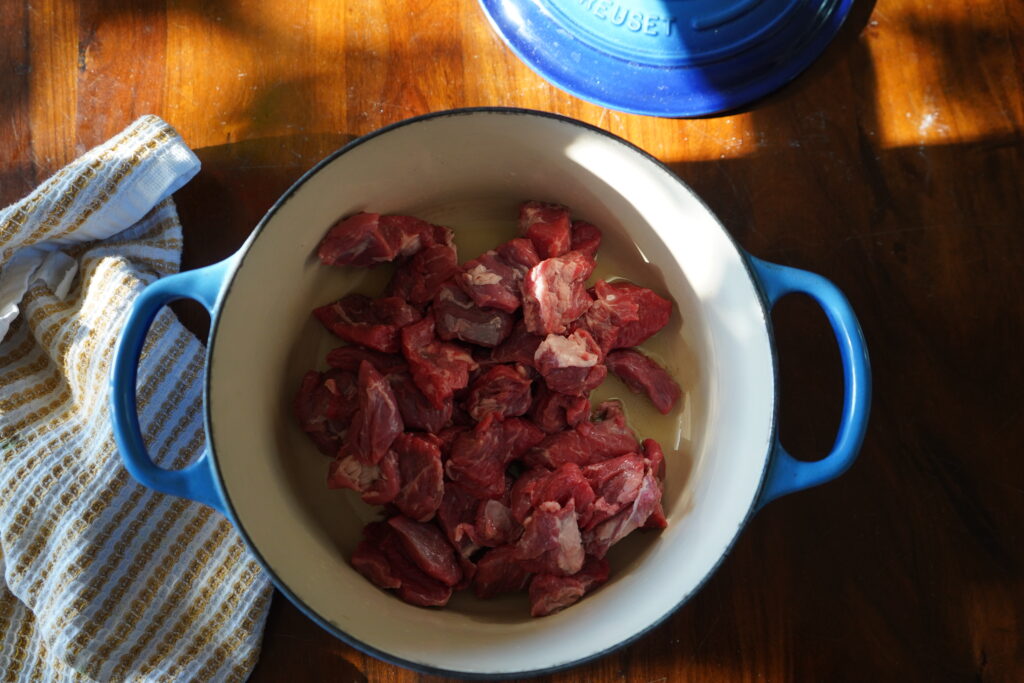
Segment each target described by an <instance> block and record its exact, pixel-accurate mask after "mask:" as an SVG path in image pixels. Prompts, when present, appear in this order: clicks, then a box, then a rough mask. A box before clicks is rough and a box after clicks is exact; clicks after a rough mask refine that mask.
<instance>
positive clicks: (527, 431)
mask: <svg viewBox="0 0 1024 683" xmlns="http://www.w3.org/2000/svg"><path fill="white" fill-rule="evenodd" d="M501 436H502V439H503V440H504V447H505V448H507V449H508V452H509V454H508V457H509V459H511V460H515V459H517V458H520V457H522V455H523V454H524V453H526V452H527V451H528V450H530V449H531V448H533V447H534V446H536V445H537V444H539V443H540V442H541V441H543V440H544V432H543V431H541V429H540V428H539V427H537V426H536V425H535V424H533V423H532V422H530V421H529V420H523V419H521V418H518V417H510V418H508V419H506V420H505V421H504V422H503V423H502V424H501Z"/></svg>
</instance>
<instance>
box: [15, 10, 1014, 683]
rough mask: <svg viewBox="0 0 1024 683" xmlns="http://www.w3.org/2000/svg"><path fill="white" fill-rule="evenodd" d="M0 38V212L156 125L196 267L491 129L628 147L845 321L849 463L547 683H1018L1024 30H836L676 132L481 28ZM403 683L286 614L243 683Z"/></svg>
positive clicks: (814, 321) (136, 25) (200, 29)
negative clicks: (374, 166)
mask: <svg viewBox="0 0 1024 683" xmlns="http://www.w3.org/2000/svg"><path fill="white" fill-rule="evenodd" d="M0 35H2V36H3V40H2V41H0V66H2V68H0V111H2V114H3V120H2V121H0V150H2V151H3V154H2V162H0V201H4V202H9V201H12V200H14V199H15V198H17V197H19V196H20V195H22V194H23V193H25V192H27V191H28V190H29V189H30V188H32V187H33V186H34V185H35V184H36V183H38V182H40V181H41V180H42V179H43V178H45V177H46V176H47V175H49V174H50V173H52V172H53V171H55V170H57V169H58V168H59V167H60V166H62V165H63V164H65V163H66V162H68V161H70V160H71V159H73V158H74V157H75V156H77V155H78V154H80V153H81V152H83V151H84V150H85V149H87V148H88V147H90V146H92V145H94V144H96V143H99V142H101V141H102V140H104V139H106V138H107V137H109V136H111V135H112V134H114V133H116V132H117V131H119V130H120V129H121V128H123V127H124V126H125V125H126V124H128V123H129V122H130V121H131V120H133V119H134V118H135V117H137V116H139V115H141V114H144V113H155V114H158V115H160V116H162V117H163V118H164V119H166V120H167V121H168V122H170V123H171V124H172V125H174V126H175V127H176V128H177V129H178V130H179V131H180V132H181V133H182V135H183V136H184V137H185V139H186V140H187V141H188V142H189V143H190V144H191V145H192V146H193V148H195V149H196V151H197V153H198V154H199V157H200V158H201V159H202V162H203V171H202V173H201V174H200V175H199V176H198V177H197V178H196V179H195V180H194V181H193V182H192V183H191V184H190V185H189V186H187V187H186V188H185V189H184V190H182V191H181V192H180V193H179V194H178V195H177V199H178V203H179V207H180V212H181V214H182V218H183V221H184V224H185V226H186V233H187V234H186V247H185V262H186V265H187V266H188V267H195V266H198V265H202V264H206V263H210V262H212V261H215V260H218V259H220V258H222V257H224V256H226V255H228V254H229V253H231V252H232V251H234V250H235V249H236V248H237V247H238V246H239V245H240V243H241V242H242V240H243V238H244V237H245V236H246V235H247V234H248V232H249V230H250V229H251V227H252V226H253V225H254V224H255V223H256V221H257V220H258V219H259V217H260V216H261V215H262V213H263V212H264V211H265V210H266V209H267V207H268V206H269V205H270V203H271V202H272V200H273V199H274V198H275V197H276V196H277V195H278V194H279V193H280V192H281V191H282V190H284V189H285V188H286V187H287V186H288V185H289V184H290V183H291V182H292V181H293V180H295V179H296V178H297V177H298V176H299V175H300V174H301V173H302V172H303V171H305V170H306V169H308V168H309V167H310V166H311V165H313V164H314V163H315V162H316V161H317V160H318V159H320V158H321V157H323V156H324V155H325V154H327V153H328V152H330V151H331V150H333V149H335V148H337V147H338V146H340V145H341V144H342V143H344V142H346V141H348V140H351V139H352V138H353V137H355V136H358V135H361V134H363V133H366V132H369V131H372V130H374V129H376V128H378V127H380V126H382V125H385V124H388V123H391V122H393V121H397V120H400V119H403V118H406V117H409V116H413V115H416V114H422V113H424V112H429V111H435V110H440V109H446V108H451V107H461V106H472V105H512V106H522V107H531V108H536V109H542V110H547V111H554V112H559V113H562V114H566V115H569V116H573V117H577V118H580V119H582V120H584V121H588V122H590V123H593V124H595V125H597V126H600V127H602V128H605V129H607V130H610V131H612V132H613V133H616V134H618V135H621V136H623V137H625V138H627V139H628V140H631V141H632V142H634V143H636V144H637V145H639V146H640V147H642V148H644V149H646V150H648V151H649V152H650V153H652V154H653V155H655V156H656V157H658V158H660V159H662V160H664V161H665V162H667V163H668V164H669V165H670V166H671V167H672V169H673V170H674V171H675V172H676V173H677V174H678V175H679V176H680V177H682V178H683V179H684V180H685V181H686V182H687V183H689V184H690V185H691V186H692V187H693V188H694V189H695V190H696V191H697V192H698V193H699V194H700V195H701V196H702V197H704V199H705V200H706V201H707V203H708V204H709V205H710V206H711V208H712V209H713V210H714V211H715V212H717V213H718V215H719V216H720V217H721V219H722V220H723V222H724V223H725V224H726V225H727V226H728V227H729V229H730V231H731V232H732V233H733V235H735V237H736V239H737V240H738V241H739V243H740V244H741V245H743V246H744V247H745V248H747V249H748V250H749V251H751V252H752V253H754V254H756V255H758V256H761V257H765V258H768V259H770V260H774V261H778V262H781V263H785V264H789V265H793V266H798V267H802V268H807V269H810V270H813V271H816V272H819V273H822V274H824V275H825V276H827V277H829V278H830V279H832V280H833V281H834V282H836V284H838V285H839V286H840V287H841V288H842V289H843V290H844V291H845V292H846V294H847V295H848V296H849V298H850V300H851V301H852V303H853V306H854V308H855V309H856V310H857V312H858V314H859V316H860V320H861V323H862V325H863V328H864V331H865V334H866V336H867V339H868V344H869V347H870V349H871V353H872V362H873V366H874V380H875V395H874V402H873V412H872V418H871V425H870V430H869V433H868V436H867V440H866V441H865V444H864V448H863V452H862V455H861V457H860V460H859V461H858V462H857V464H856V465H855V466H854V467H853V469H852V470H851V471H850V472H849V473H848V474H847V475H846V476H844V477H842V478H841V479H839V480H837V481H835V482H833V483H831V484H828V485H826V486H823V487H820V488H818V489H815V490H811V491H808V492H804V493H800V494H797V495H793V496H790V497H787V498H784V499H782V500H780V501H778V502H776V503H773V504H771V505H770V506H768V507H767V508H765V509H764V510H763V511H762V512H761V513H760V514H758V515H757V516H756V518H755V519H754V520H753V522H752V523H751V524H750V525H749V526H748V528H747V529H746V530H745V531H744V533H743V534H742V536H741V538H740V541H739V542H738V544H737V545H736V547H735V549H734V550H733V552H732V554H731V555H730V556H729V558H728V559H727V560H726V561H725V563H724V564H723V565H722V566H721V568H720V569H719V570H718V572H717V573H716V574H715V575H714V577H713V578H712V579H711V580H710V581H709V582H708V583H707V584H706V585H705V587H704V588H703V589H702V590H701V592H700V593H699V594H698V595H697V596H696V597H695V598H694V599H693V600H691V601H690V602H689V603H688V604H687V605H686V606H684V607H683V608H682V609H680V610H679V611H678V612H677V613H676V614H675V615H674V616H673V617H672V618H671V619H670V620H669V621H668V622H666V623H665V624H663V625H662V626H660V627H659V628H657V629H655V630H654V631H653V632H652V633H650V634H648V635H647V636H645V637H643V638H642V639H641V640H639V641H638V642H637V643H635V644H633V645H631V646H630V647H628V648H626V649H624V650H621V651H619V652H616V653H614V654H611V655H609V656H607V657H604V658H603V659H600V660H598V661H595V662H592V663H590V664H587V665H585V666H582V667H579V668H577V669H575V670H572V671H567V672H563V673H561V674H558V675H554V676H551V677H547V678H543V679H540V680H552V681H583V680H585V681H613V680H614V681H619V680H623V681H639V682H646V681H734V680H753V679H758V680H772V681H785V680H800V681H845V680H851V681H864V680H886V681H888V680H900V681H903V680H925V681H953V680H980V681H997V680H1005V681H1010V680H1024V641H1022V637H1021V634H1022V632H1024V537H1022V535H1021V533H1022V532H1021V529H1022V525H1024V457H1022V456H1024V453H1022V444H1024V373H1022V368H1024V363H1022V361H1021V356H1022V353H1024V325H1022V321H1024V287H1022V284H1024V278H1022V277H1021V276H1020V272H1021V269H1022V267H1024V199H1022V197H1024V181H1022V178H1024V159H1022V150H1024V140H1022V130H1024V98H1022V70H1024V50H1022V47H1021V46H1022V45H1024V3H1020V2H1019V1H1018V0H962V1H961V2H932V1H931V0H928V1H926V0H879V1H878V2H877V3H872V2H860V1H858V2H857V3H856V4H855V8H854V10H853V13H852V15H851V16H850V18H849V20H848V21H847V23H846V25H845V26H844V28H843V30H842V33H841V35H840V36H839V38H838V39H837V40H836V41H835V42H834V44H833V45H832V46H831V47H830V48H829V49H828V50H827V52H826V53H825V55H824V57H823V58H822V59H821V60H820V61H819V62H817V63H816V64H815V65H814V66H813V67H812V68H811V69H810V70H809V71H807V72H806V73H804V74H803V75H802V76H801V77H800V78H799V79H798V80H797V81H796V82H794V83H792V84H791V85H789V86H787V87H786V88H784V89H783V90H781V91H780V92H778V93H777V94H775V95H773V96H771V97H769V98H767V99H765V100H763V101H761V102H758V103H756V104H755V105H754V106H752V107H750V108H748V109H746V110H744V111H738V112H733V113H730V114H727V115H723V116H716V117H712V118H705V119H698V120H668V119H658V118H649V117H643V116H632V115H626V114H621V113H618V112H615V111H610V110H607V109H602V108H601V107H598V106H595V105H592V104H588V103H586V102H583V101H580V100H578V99H576V98H574V97H572V96H570V95H567V94H565V93H563V92H561V91H560V90H557V89H556V88H554V87H552V86H550V85H548V84H547V83H546V82H545V81H543V80H541V79H540V78H539V77H537V76H536V75H535V74H534V73H533V72H531V71H530V70H529V69H528V68H527V67H525V66H524V65H523V64H521V63H520V62H519V61H518V60H517V59H516V58H515V57H514V56H513V55H512V54H511V53H510V52H509V51H508V50H507V49H506V48H505V47H504V45H503V44H502V43H501V42H500V41H499V40H498V38H497V37H496V36H495V35H494V34H493V33H492V32H491V30H490V28H489V27H488V24H487V22H486V20H485V19H484V16H483V14H482V12H481V10H480V9H479V7H478V5H477V4H476V2H475V1H474V0H445V1H442V0H434V1H432V2H430V1H428V2H422V1H414V0H389V1H388V2H386V3H385V2H380V1H376V2H375V1H372V0H217V1H208V2H201V1H199V0H193V1H187V0H141V1H140V0H79V1H78V2H74V1H72V0H33V1H32V2H27V1H26V0H8V1H7V2H4V3H3V5H2V6H0ZM186 315H190V314H188V312H186ZM774 318H775V322H776V332H777V339H778V345H779V352H780V357H781V361H780V362H781V380H782V387H783V388H782V405H783V412H782V416H781V433H782V437H783V440H784V441H785V443H786V444H787V445H788V446H789V448H790V449H791V450H792V451H793V452H794V453H796V454H798V455H801V456H804V457H809V458H811V457H814V456H816V455H820V454H821V453H823V452H825V451H826V450H827V449H828V448H829V446H830V445H831V439H832V437H833V435H834V431H835V426H836V423H837V421H838V414H839V396H840V381H839V369H838V354H837V352H836V350H835V344H834V342H833V341H832V340H831V333H830V332H829V330H828V327H827V324H826V322H825V319H824V316H823V315H822V314H821V313H820V311H818V309H816V308H815V307H814V306H813V305H811V304H810V303H809V301H808V300H806V299H802V298H793V299H791V300H786V301H784V302H783V303H781V304H780V305H779V306H778V308H777V309H776V311H775V314H774ZM192 324H193V325H194V326H197V327H201V325H202V323H201V322H196V321H193V323H192ZM426 678H428V677H424V676H419V675H418V674H415V673H411V672H408V671H405V670H402V669H398V668H396V667H392V666H390V665H387V664H382V663H381V662H379V661H377V660H375V659H373V658H371V657H368V656H365V655H363V654H361V653H360V652H358V651H355V650H353V649H351V648H349V647H347V646H346V645H344V644H343V643H341V642H339V641H337V640H335V639H334V638H332V637H331V636H329V635H328V634H327V633H325V632H323V631H321V630H320V629H319V628H318V627H316V626H315V625H314V624H313V623H312V622H310V621H309V620H307V619H306V618H305V617H304V616H302V615H301V614H300V613H299V612H298V611H297V610H296V609H295V608H293V607H292V606H291V605H290V604H289V603H288V602H287V601H285V600H283V599H280V598H278V599H275V600H274V604H273V608H272V610H271V615H270V619H269V622H268V624H267V629H266V637H265V643H264V652H263V654H262V657H261V660H260V662H259V665H258V666H257V669H256V672H255V674H254V676H253V680H254V681H283V680H289V681H291V680H335V681H349V680H351V681H357V680H359V681H362V680H370V681H379V680H387V681H412V680H423V679H426Z"/></svg>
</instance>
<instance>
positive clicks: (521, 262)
mask: <svg viewBox="0 0 1024 683" xmlns="http://www.w3.org/2000/svg"><path fill="white" fill-rule="evenodd" d="M494 251H496V252H497V253H498V258H500V259H501V260H502V261H504V262H505V263H507V264H508V265H509V266H511V267H512V268H513V269H514V270H515V271H516V273H518V275H519V280H520V281H521V280H522V279H523V276H524V275H526V274H527V273H528V272H529V271H530V268H533V267H534V266H535V265H537V264H538V263H540V261H541V257H540V255H539V254H538V253H537V250H536V249H535V248H534V246H533V242H532V241H531V240H528V239H524V238H522V237H517V238H516V239H514V240H509V241H508V242H505V243H504V244H502V245H500V246H499V247H498V248H497V249H495V250H494Z"/></svg>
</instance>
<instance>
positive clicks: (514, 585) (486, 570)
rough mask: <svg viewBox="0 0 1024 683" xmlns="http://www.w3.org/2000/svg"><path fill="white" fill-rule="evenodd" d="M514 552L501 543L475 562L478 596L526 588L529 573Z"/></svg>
mask: <svg viewBox="0 0 1024 683" xmlns="http://www.w3.org/2000/svg"><path fill="white" fill-rule="evenodd" d="M515 552H516V549H515V546H512V545H503V546H501V547H499V548H494V549H493V550H488V551H487V553H485V554H484V556H483V557H481V558H480V561H479V562H477V564H476V576H475V577H474V578H473V592H474V593H476V596H477V597H478V598H493V597H495V596H496V595H501V594H502V593H518V592H519V591H521V590H523V589H524V588H526V583H527V582H528V581H529V580H530V573H529V572H528V571H526V570H525V569H523V568H522V566H520V564H519V563H518V562H517V561H516V559H515ZM378 585H380V584H378Z"/></svg>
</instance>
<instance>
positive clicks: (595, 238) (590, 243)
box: [569, 221, 601, 261]
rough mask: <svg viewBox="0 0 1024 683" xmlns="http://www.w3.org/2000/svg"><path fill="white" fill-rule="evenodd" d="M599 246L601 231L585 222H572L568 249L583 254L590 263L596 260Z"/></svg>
mask: <svg viewBox="0 0 1024 683" xmlns="http://www.w3.org/2000/svg"><path fill="white" fill-rule="evenodd" d="M600 246H601V231H600V230H598V229H597V228H596V227H594V226H593V225H591V224H590V223H587V222H586V221H573V223H572V241H571V244H570V246H569V249H570V250H572V251H579V252H583V254H584V255H585V256H586V257H587V258H588V259H590V260H591V261H593V260H595V259H596V258H597V250H598V248H599V247H600Z"/></svg>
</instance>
